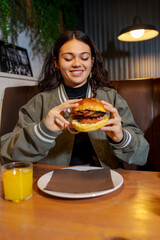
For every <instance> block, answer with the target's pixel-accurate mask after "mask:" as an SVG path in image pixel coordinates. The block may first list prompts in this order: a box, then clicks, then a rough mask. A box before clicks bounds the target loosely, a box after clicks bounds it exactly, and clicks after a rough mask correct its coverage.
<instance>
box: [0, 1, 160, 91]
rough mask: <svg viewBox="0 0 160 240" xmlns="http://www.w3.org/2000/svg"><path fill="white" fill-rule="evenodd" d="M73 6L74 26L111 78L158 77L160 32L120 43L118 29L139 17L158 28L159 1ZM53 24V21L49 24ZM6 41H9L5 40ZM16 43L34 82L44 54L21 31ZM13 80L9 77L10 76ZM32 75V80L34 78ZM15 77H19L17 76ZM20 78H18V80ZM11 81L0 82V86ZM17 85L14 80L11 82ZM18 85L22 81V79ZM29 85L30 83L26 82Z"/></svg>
mask: <svg viewBox="0 0 160 240" xmlns="http://www.w3.org/2000/svg"><path fill="white" fill-rule="evenodd" d="M79 2H80V6H81V7H79V8H78V9H77V27H76V28H77V29H80V30H82V31H85V33H87V34H88V35H89V36H91V38H92V39H93V40H94V42H95V43H96V45H97V47H98V48H99V50H100V51H101V53H102V54H103V57H104V62H105V66H106V67H107V69H108V71H109V77H110V79H111V80H121V79H132V78H157V77H159V76H160V68H159V66H160V44H159V43H160V35H158V36H157V37H156V38H154V39H151V40H147V41H142V42H122V41H119V40H118V39H117V36H118V34H119V32H120V31H121V30H122V29H123V28H125V27H127V26H130V25H132V23H133V18H134V17H135V16H137V15H139V16H140V17H141V21H142V23H144V24H150V25H153V26H155V27H156V29H157V30H160V14H159V10H160V2H159V0H132V1H131V0H130V1H128V0H98V1H97V0H80V1H79ZM53 24H54V23H53ZM1 38H2V34H0V39H1ZM9 41H10V40H9ZM16 45H17V46H19V47H22V48H25V49H27V51H28V55H29V59H30V63H31V68H32V72H33V77H34V79H32V80H34V81H36V79H37V77H38V76H39V73H40V70H41V67H42V63H43V59H44V56H42V55H41V53H38V54H36V55H35V53H34V52H33V51H32V46H31V44H30V39H29V37H28V36H27V35H26V32H22V33H21V34H20V35H19V36H18V39H17V42H16ZM3 76H4V75H3ZM11 77H12V79H13V76H11ZM35 78H36V79H35ZM18 79H19V78H18ZM20 80H21V79H20ZM7 84H8V85H9V86H10V85H12V84H13V85H14V81H13V80H12V81H9V82H7V81H6V79H5V82H4V81H3V79H1V81H0V88H1V89H2V88H4V87H6V86H7ZM15 84H16V85H17V82H15ZM18 84H20V85H22V84H26V82H25V81H24V79H23V78H22V81H18ZM29 84H31V82H29Z"/></svg>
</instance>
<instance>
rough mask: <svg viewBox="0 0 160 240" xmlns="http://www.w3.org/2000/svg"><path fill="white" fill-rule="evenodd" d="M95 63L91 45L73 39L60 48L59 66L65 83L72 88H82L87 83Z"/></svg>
mask: <svg viewBox="0 0 160 240" xmlns="http://www.w3.org/2000/svg"><path fill="white" fill-rule="evenodd" d="M93 62H94V58H93V57H92V56H91V49H90V47H89V45H87V44H86V43H83V42H81V41H79V40H76V39H72V40H70V41H68V42H66V43H65V44H64V45H63V46H62V47H61V48H60V53H59V60H58V63H57V64H58V67H59V70H60V72H61V74H62V77H63V79H64V83H65V84H66V85H67V86H70V87H80V86H82V85H83V84H84V83H86V82H87V77H88V76H89V74H90V72H91V69H92V65H93Z"/></svg>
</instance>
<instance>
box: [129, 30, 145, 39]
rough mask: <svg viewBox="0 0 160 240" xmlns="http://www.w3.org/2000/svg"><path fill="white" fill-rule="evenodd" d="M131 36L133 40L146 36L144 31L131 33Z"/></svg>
mask: <svg viewBox="0 0 160 240" xmlns="http://www.w3.org/2000/svg"><path fill="white" fill-rule="evenodd" d="M130 34H131V36H132V37H133V38H140V37H142V36H143V34H144V29H138V30H133V31H130Z"/></svg>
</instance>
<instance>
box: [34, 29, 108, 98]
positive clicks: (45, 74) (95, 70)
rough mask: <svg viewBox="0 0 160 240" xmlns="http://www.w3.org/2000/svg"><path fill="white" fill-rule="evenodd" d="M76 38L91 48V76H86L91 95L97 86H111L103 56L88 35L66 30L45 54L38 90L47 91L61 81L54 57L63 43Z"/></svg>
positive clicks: (55, 57)
mask: <svg viewBox="0 0 160 240" xmlns="http://www.w3.org/2000/svg"><path fill="white" fill-rule="evenodd" d="M72 39H77V40H79V41H81V42H83V43H86V44H87V45H88V46H90V48H91V54H92V57H94V63H93V67H92V77H91V78H90V76H89V77H88V82H89V83H90V85H91V89H92V92H93V95H94V97H95V95H96V90H97V88H99V87H112V86H111V83H110V81H109V79H108V72H107V70H106V69H105V67H104V63H103V58H102V55H101V53H100V52H99V50H98V49H97V47H96V46H95V44H94V43H93V41H92V40H91V38H90V37H89V36H87V35H86V34H85V33H83V32H81V31H66V32H64V33H62V34H61V36H60V37H59V38H58V39H57V40H56V41H55V44H54V46H53V47H52V48H51V50H50V52H49V53H48V55H47V56H46V59H45V61H44V64H43V67H42V71H41V73H40V77H39V84H38V87H39V89H40V91H48V90H51V89H54V88H57V87H58V86H59V85H60V83H62V82H63V78H62V76H61V75H60V74H59V71H58V69H56V68H55V63H54V59H56V60H57V62H58V59H59V52H60V49H61V47H62V46H63V44H65V43H66V42H68V41H70V40H72Z"/></svg>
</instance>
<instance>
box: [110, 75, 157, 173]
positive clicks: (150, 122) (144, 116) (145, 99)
mask: <svg viewBox="0 0 160 240" xmlns="http://www.w3.org/2000/svg"><path fill="white" fill-rule="evenodd" d="M113 85H114V87H115V89H116V90H117V91H118V93H119V94H120V95H121V96H122V97H123V98H124V99H125V100H126V101H127V103H128V105H129V106H130V108H131V110H132V113H133V116H134V119H135V122H136V123H137V125H138V126H139V128H140V129H141V130H142V131H143V133H144V136H145V138H146V139H147V141H148V142H149V144H150V151H149V156H148V161H147V164H146V165H145V166H143V167H140V168H139V169H142V170H153V171H160V145H159V140H160V78H159V79H137V80H123V81H113Z"/></svg>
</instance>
